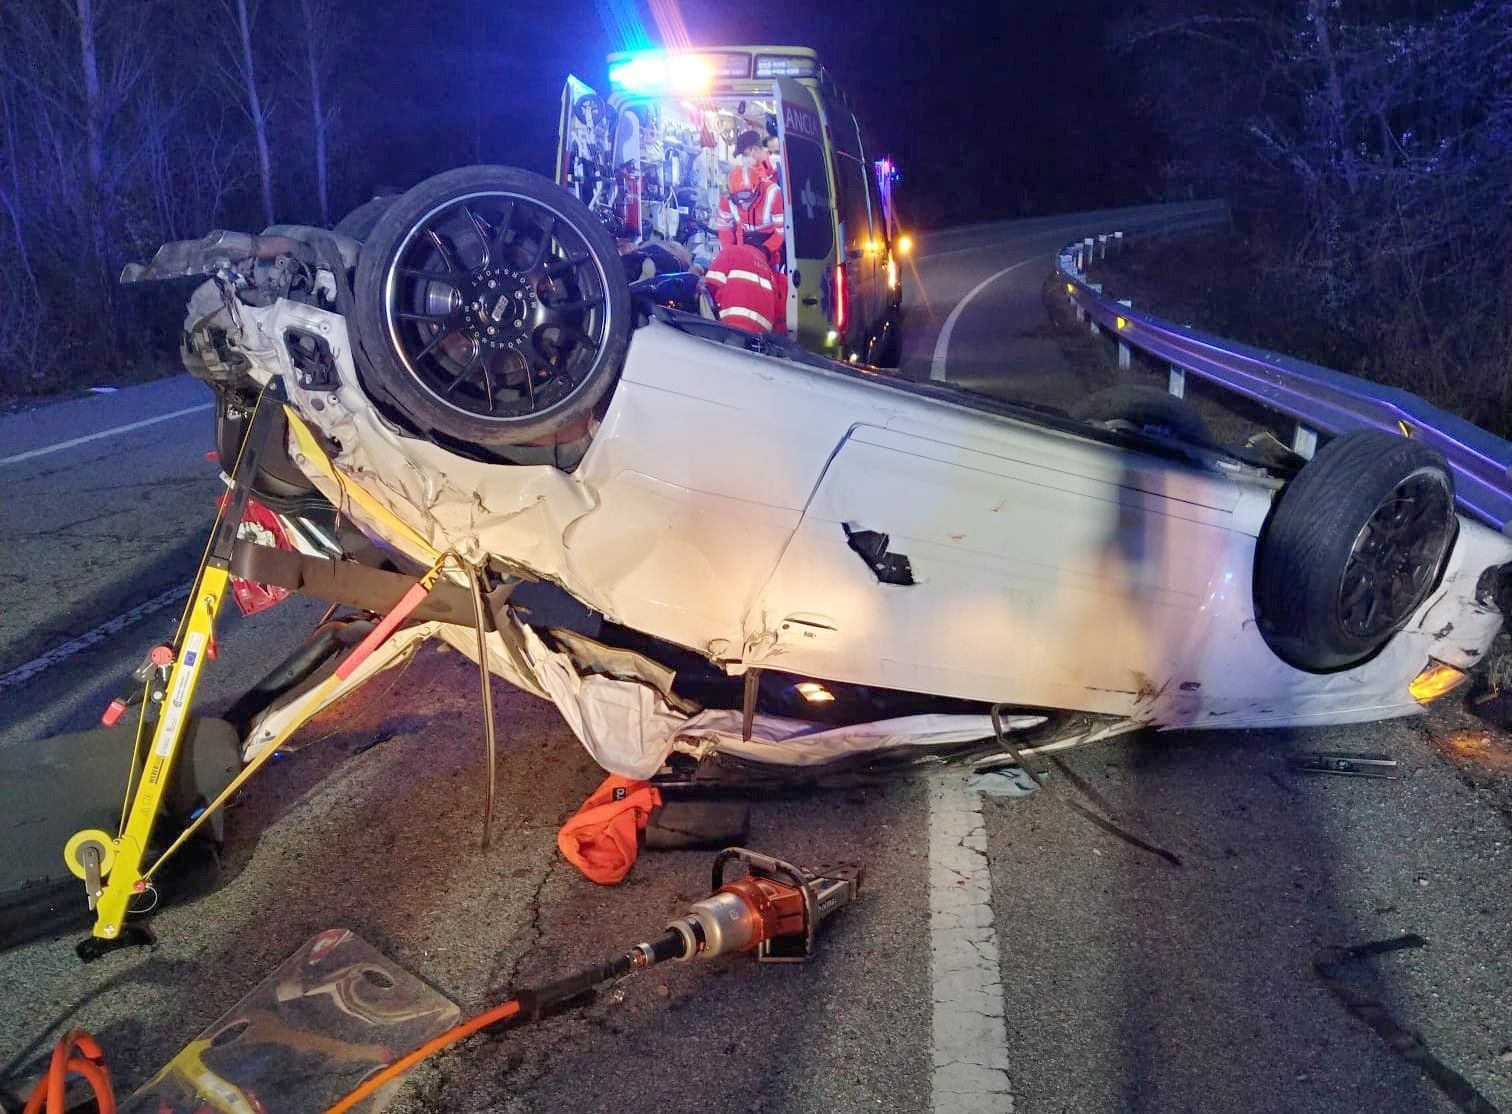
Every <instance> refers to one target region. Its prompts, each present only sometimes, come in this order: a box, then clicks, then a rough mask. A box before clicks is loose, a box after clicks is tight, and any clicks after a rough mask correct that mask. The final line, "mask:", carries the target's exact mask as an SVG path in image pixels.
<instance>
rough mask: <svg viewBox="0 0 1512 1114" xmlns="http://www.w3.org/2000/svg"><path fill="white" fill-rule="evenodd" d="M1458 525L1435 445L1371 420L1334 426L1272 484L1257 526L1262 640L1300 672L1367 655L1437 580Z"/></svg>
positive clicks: (1341, 664)
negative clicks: (1339, 430)
mask: <svg viewBox="0 0 1512 1114" xmlns="http://www.w3.org/2000/svg"><path fill="white" fill-rule="evenodd" d="M1457 528H1458V519H1457V518H1456V517H1455V512H1454V479H1453V476H1452V474H1451V473H1450V471H1449V467H1448V465H1447V464H1446V463H1445V462H1444V458H1443V457H1442V456H1440V455H1439V454H1438V453H1436V452H1434V451H1433V450H1432V449H1430V448H1428V447H1426V446H1425V445H1423V444H1421V443H1420V442H1417V441H1412V440H1409V439H1407V438H1404V437H1398V436H1396V435H1394V434H1391V433H1386V432H1382V431H1379V430H1361V431H1358V432H1354V433H1347V434H1344V435H1343V436H1341V437H1337V438H1335V439H1334V440H1333V441H1330V442H1329V443H1328V444H1326V445H1324V446H1323V448H1322V449H1320V450H1319V451H1318V454H1317V455H1316V456H1315V457H1314V458H1313V459H1312V460H1310V461H1309V462H1308V463H1307V464H1306V465H1305V466H1304V467H1303V468H1302V470H1301V471H1300V472H1299V473H1298V474H1297V476H1296V478H1295V479H1293V480H1292V481H1291V483H1289V484H1288V485H1287V487H1286V488H1285V490H1283V491H1282V492H1281V494H1280V496H1279V497H1278V499H1277V500H1276V505H1275V507H1274V509H1273V510H1272V511H1271V515H1270V519H1269V521H1268V522H1267V524H1266V526H1265V530H1264V532H1263V533H1262V535H1261V537H1260V543H1259V549H1258V551H1257V553H1256V558H1255V612H1256V615H1257V616H1258V617H1259V620H1260V631H1261V633H1262V635H1263V636H1264V638H1265V640H1266V642H1267V643H1268V644H1269V646H1270V648H1271V649H1272V650H1273V651H1274V652H1275V653H1276V655H1277V656H1278V657H1280V658H1281V659H1282V660H1284V661H1286V662H1287V663H1288V664H1290V665H1293V666H1295V667H1296V668H1298V669H1304V670H1307V671H1309V672H1315V673H1318V672H1330V671H1333V670H1338V669H1345V668H1348V667H1349V666H1352V665H1358V664H1359V663H1361V662H1363V661H1365V660H1367V659H1368V658H1370V657H1372V656H1373V655H1374V654H1376V653H1377V652H1378V651H1379V650H1380V649H1381V648H1382V647H1383V646H1385V645H1386V643H1387V642H1388V641H1390V639H1391V637H1392V636H1393V635H1394V634H1396V632H1397V631H1399V630H1401V629H1402V627H1403V626H1405V625H1406V623H1407V622H1408V620H1409V619H1411V617H1412V615H1413V614H1414V613H1415V612H1416V611H1417V609H1418V608H1419V607H1421V606H1422V604H1423V601H1424V600H1426V599H1427V598H1428V596H1429V594H1430V593H1431V592H1432V591H1433V589H1434V588H1435V587H1436V586H1437V584H1438V581H1439V577H1440V576H1441V574H1442V572H1443V566H1444V562H1445V561H1446V560H1447V558H1448V555H1449V550H1450V547H1451V546H1452V545H1453V542H1454V536H1455V532H1456V530H1457Z"/></svg>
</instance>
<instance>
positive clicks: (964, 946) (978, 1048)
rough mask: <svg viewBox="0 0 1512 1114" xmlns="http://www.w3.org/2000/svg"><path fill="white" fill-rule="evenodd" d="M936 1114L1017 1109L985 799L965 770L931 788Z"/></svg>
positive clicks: (999, 1112)
mask: <svg viewBox="0 0 1512 1114" xmlns="http://www.w3.org/2000/svg"><path fill="white" fill-rule="evenodd" d="M929 947H930V974H931V976H932V983H933V987H934V989H933V994H932V997H933V1006H934V1023H933V1050H932V1054H931V1055H932V1061H933V1076H932V1084H931V1096H932V1097H931V1100H930V1108H931V1110H932V1111H933V1112H934V1114H1012V1111H1013V1091H1012V1084H1011V1081H1010V1080H1009V1078H1008V1067H1009V1065H1008V1034H1007V1029H1006V1027H1005V1024H1004V1020H1003V1019H1004V1013H1003V1010H1004V1005H1003V981H1002V972H1001V968H1000V967H999V960H998V954H999V953H998V936H997V929H996V927H994V925H993V920H992V878H991V875H990V874H989V873H988V868H987V829H986V825H985V822H984V820H983V818H982V799H981V795H980V794H979V793H977V792H976V791H974V790H972V789H969V788H967V786H966V781H965V778H964V777H963V776H962V775H961V774H960V773H959V772H956V773H953V774H951V773H947V774H944V775H942V776H940V777H938V778H936V779H935V780H934V781H933V782H932V783H931V785H930V788H929Z"/></svg>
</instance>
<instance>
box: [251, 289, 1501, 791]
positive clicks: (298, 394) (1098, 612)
mask: <svg viewBox="0 0 1512 1114" xmlns="http://www.w3.org/2000/svg"><path fill="white" fill-rule="evenodd" d="M241 313H242V319H243V320H242V329H241V336H240V338H239V341H238V343H239V344H240V345H241V347H242V348H243V349H244V350H245V351H247V352H248V353H249V355H251V356H252V358H253V365H254V366H253V376H254V378H258V379H260V380H262V381H264V382H266V381H267V379H269V378H270V377H271V376H272V375H275V374H277V375H280V376H281V377H282V378H283V380H284V383H285V386H286V389H287V391H288V396H289V399H290V401H291V404H292V406H293V407H294V409H295V410H296V411H297V412H298V414H299V416H300V417H302V418H303V420H304V421H305V422H306V423H307V424H308V425H309V426H310V427H312V428H313V429H316V430H318V431H319V432H320V433H322V434H323V435H325V436H326V437H327V438H329V439H331V440H332V441H334V442H335V443H336V444H337V445H339V446H340V449H339V451H337V452H335V453H334V454H333V455H332V456H331V458H330V461H329V464H326V463H325V462H314V461H310V460H308V459H307V455H308V451H309V445H308V444H305V445H304V446H303V449H302V450H301V449H300V447H299V446H295V450H296V451H295V459H296V461H297V462H299V463H300V464H301V467H302V468H304V470H305V471H306V472H307V473H308V474H309V475H310V477H311V479H312V480H313V481H314V482H315V483H316V485H317V486H318V487H321V489H322V491H324V492H325V494H326V495H327V496H328V497H329V498H332V499H333V501H337V502H338V506H340V507H341V510H342V512H343V513H344V514H346V515H348V516H350V518H351V519H352V520H353V521H354V522H356V523H357V524H358V525H359V526H360V527H361V528H362V529H363V530H364V532H366V533H368V534H369V535H370V536H373V537H375V538H377V539H380V540H381V541H382V542H383V543H384V544H385V545H388V546H390V547H392V548H398V549H401V550H403V549H409V550H410V551H411V552H410V556H411V557H413V558H415V559H416V560H423V559H424V558H425V557H426V556H427V555H428V553H432V552H436V551H445V550H454V551H455V552H457V553H458V554H460V555H462V556H463V557H464V558H465V559H468V560H477V559H479V558H480V556H481V555H483V554H489V555H493V556H495V557H497V558H500V559H503V560H505V561H507V562H509V563H512V564H514V565H517V566H519V567H520V568H522V569H524V570H528V572H529V573H531V574H533V575H534V576H536V577H539V578H543V579H547V580H550V581H553V582H555V583H557V584H559V585H560V586H561V587H562V588H564V589H565V590H566V591H567V592H569V593H570V594H571V595H572V596H574V597H576V599H577V600H579V601H580V602H581V603H583V604H584V605H586V606H587V607H589V608H591V609H593V610H596V611H598V612H601V613H602V614H603V615H604V616H605V617H606V618H608V619H611V620H613V621H615V622H617V623H620V624H623V625H624V626H627V627H630V628H633V629H635V630H638V631H641V632H643V633H645V634H649V635H652V636H654V637H656V638H659V639H663V640H666V641H668V642H671V643H675V644H677V645H679V646H682V647H686V648H689V649H692V650H695V651H698V652H700V653H702V654H704V655H707V656H708V657H709V658H710V659H711V660H712V661H714V662H716V663H719V664H721V665H722V666H724V667H725V668H726V669H727V670H728V671H729V672H731V673H739V672H742V671H744V670H748V669H751V668H773V669H780V670H783V671H785V672H788V673H794V674H801V675H806V676H809V677H813V678H817V679H821V680H830V681H837V682H852V683H858V684H864V685H870V686H878V687H885V688H891V689H900V690H907V691H913V692H921V693H930V694H935V695H939V696H949V697H960V698H966V699H971V700H979V701H990V702H1002V703H1009V704H1012V705H1014V706H1016V707H1019V708H1045V709H1066V710H1079V711H1084V712H1090V713H1098V714H1102V715H1108V716H1114V717H1121V718H1123V719H1125V720H1127V721H1129V723H1130V724H1139V725H1152V726H1155V727H1160V728H1179V727H1187V726H1199V725H1201V726H1206V725H1211V726H1224V727H1295V726H1310V725H1318V724H1338V723H1348V722H1355V721H1363V720H1375V719H1383V718H1387V717H1392V716H1400V715H1405V714H1410V713H1414V712H1417V711H1419V710H1420V705H1419V704H1418V703H1417V701H1416V700H1414V699H1413V697H1412V695H1411V694H1410V693H1409V691H1408V686H1409V684H1410V683H1411V682H1412V680H1413V679H1414V677H1416V676H1417V675H1418V674H1419V672H1420V671H1421V670H1423V669H1424V667H1425V666H1426V665H1427V664H1428V662H1429V659H1438V660H1440V661H1443V662H1446V663H1448V664H1450V665H1454V666H1457V667H1461V668H1469V667H1471V666H1473V665H1474V664H1475V663H1476V660H1477V659H1478V657H1479V656H1480V655H1481V654H1482V653H1483V652H1484V651H1485V649H1486V648H1487V646H1488V645H1489V644H1490V642H1491V640H1492V639H1493V638H1494V637H1495V635H1496V633H1497V631H1498V630H1499V629H1500V626H1501V622H1502V619H1501V616H1500V614H1499V613H1498V612H1497V611H1496V610H1494V609H1493V608H1490V607H1488V606H1483V605H1481V604H1479V603H1477V601H1476V584H1477V579H1478V577H1479V576H1480V574H1481V572H1482V570H1484V569H1486V568H1487V567H1489V566H1491V565H1496V564H1500V563H1502V562H1506V561H1508V560H1512V541H1509V540H1508V539H1507V538H1504V537H1501V536H1499V535H1497V534H1495V533H1493V532H1492V531H1490V530H1488V529H1487V528H1485V527H1483V526H1481V525H1480V524H1478V523H1476V522H1474V521H1471V520H1469V519H1466V518H1464V517H1463V516H1462V517H1461V520H1460V524H1459V534H1458V538H1457V540H1456V542H1455V544H1454V547H1453V551H1452V553H1451V555H1450V558H1449V561H1448V564H1447V567H1446V569H1445V572H1444V575H1443V577H1442V579H1441V581H1440V583H1439V585H1438V586H1437V587H1436V588H1435V590H1434V591H1433V592H1432V593H1431V595H1430V596H1429V597H1428V599H1427V600H1426V601H1425V602H1424V603H1423V605H1422V606H1421V607H1420V608H1419V610H1418V611H1417V613H1416V614H1415V615H1414V616H1413V617H1412V619H1411V621H1410V622H1409V623H1408V624H1407V626H1406V627H1405V629H1403V630H1402V631H1400V632H1399V633H1398V634H1397V635H1395V636H1394V637H1393V638H1392V639H1391V640H1390V642H1389V643H1388V644H1387V645H1386V646H1385V648H1384V649H1383V650H1381V651H1380V652H1379V653H1377V654H1376V655H1375V656H1374V657H1372V658H1371V659H1369V660H1368V661H1366V662H1364V663H1363V664H1360V665H1357V666H1354V667H1352V668H1349V669H1345V670H1341V671H1338V672H1334V673H1327V674H1319V673H1308V672H1304V671H1301V670H1298V669H1295V668H1293V667H1292V666H1290V665H1288V664H1286V663H1285V662H1283V661H1282V660H1281V659H1280V658H1278V657H1277V656H1276V655H1275V654H1274V653H1273V652H1272V651H1271V649H1270V648H1269V647H1268V646H1267V644H1266V642H1265V640H1264V639H1263V637H1262V636H1261V634H1260V631H1259V630H1258V627H1257V622H1256V618H1255V613H1254V609H1253V602H1252V580H1253V565H1254V560H1255V552H1256V545H1257V538H1258V537H1259V535H1260V532H1261V529H1262V526H1263V524H1264V523H1265V520H1266V516H1267V513H1268V512H1269V509H1270V507H1271V503H1272V500H1273V498H1274V497H1275V494H1276V492H1277V490H1278V489H1279V487H1280V483H1279V481H1277V480H1276V479H1274V478H1272V477H1270V476H1268V475H1266V474H1265V473H1263V472H1261V471H1260V470H1258V469H1253V468H1249V467H1245V466H1241V465H1235V464H1233V463H1231V462H1226V461H1223V460H1221V459H1214V460H1211V461H1209V462H1208V463H1207V465H1206V466H1199V465H1197V464H1195V463H1188V462H1184V461H1182V460H1179V459H1175V458H1174V457H1167V456H1161V455H1157V454H1155V453H1145V452H1142V451H1137V450H1135V449H1131V448H1129V447H1128V444H1127V443H1123V444H1120V443H1118V442H1116V441H1114V440H1103V439H1096V438H1093V437H1091V436H1084V435H1081V434H1078V433H1076V432H1074V431H1072V430H1070V429H1069V428H1067V429H1061V428H1055V427H1053V425H1046V424H1041V423H1038V422H1036V421H1034V420H1033V419H1032V416H1029V415H1027V414H1026V415H1025V416H1022V417H1020V416H1013V415H1005V414H1003V413H1000V412H998V413H994V412H988V411H986V410H982V409H977V408H973V407H971V406H969V405H965V404H963V403H961V402H958V401H952V400H951V399H950V398H948V397H945V396H943V395H940V394H935V395H931V394H930V393H929V392H928V391H927V390H924V389H919V388H914V387H912V386H911V385H909V384H906V383H900V382H899V381H898V380H895V379H889V378H885V377H882V376H875V375H869V374H867V373H864V372H855V371H853V370H851V369H847V368H844V367H840V366H838V365H836V366H834V368H833V370H827V369H825V368H820V367H816V366H812V365H811V364H808V363H797V362H793V361H789V360H786V359H782V358H778V357H775V356H771V355H760V354H754V353H751V352H748V351H744V350H742V349H740V348H737V347H733V346H728V345H722V344H720V343H717V342H715V341H711V340H707V339H703V338H700V337H697V336H693V335H689V334H687V333H684V332H682V331H681V330H679V329H677V328H675V327H673V326H670V325H667V324H664V323H661V322H659V321H653V322H652V323H651V324H650V325H648V326H645V327H643V328H641V329H640V330H638V331H637V332H636V333H635V335H634V336H633V338H632V340H631V344H630V349H629V356H628V359H627V361H626V363H625V366H624V369H623V372H622V374H621V376H620V379H619V382H618V383H617V385H616V386H615V387H614V391H613V397H612V399H611V401H610V403H609V406H608V410H607V413H606V414H605V415H604V417H603V420H602V423H601V424H600V425H599V427H598V428H597V430H596V432H595V433H594V435H593V439H592V443H591V445H590V446H589V448H588V449H587V452H586V455H585V456H584V457H583V459H582V461H581V463H580V464H579V466H578V467H577V468H576V469H575V470H574V471H572V472H571V473H570V474H569V473H566V472H563V471H561V470H559V469H557V468H555V467H552V466H548V465H540V466H522V465H497V464H487V463H482V462H479V461H476V460H472V459H468V458H465V457H463V456H460V455H457V454H455V453H452V452H449V451H448V450H447V449H445V448H443V447H440V446H437V445H436V444H433V443H431V442H429V441H426V440H423V439H421V438H419V437H416V436H414V435H411V434H407V433H405V432H404V431H402V430H400V429H398V428H396V427H395V426H394V425H392V424H391V423H390V422H389V421H388V420H387V419H386V418H385V417H383V416H382V415H381V414H380V413H379V412H378V411H377V410H376V409H375V407H374V406H373V405H372V404H371V403H370V402H369V401H368V399H367V396H366V395H365V394H364V393H363V390H362V388H361V386H360V385H359V383H358V380H357V375H356V371H355V368H354V366H353V361H352V355H351V345H350V343H349V340H348V337H347V327H346V323H345V321H344V320H343V318H342V317H341V316H339V315H337V314H334V313H329V312H326V311H323V310H320V309H317V308H313V307H310V306H306V305H303V304H298V303H296V302H293V301H288V300H280V301H278V302H276V303H274V304H273V305H271V306H268V307H266V308H261V309H260V308H256V307H242V309H241ZM291 325H297V326H299V327H301V328H304V329H307V330H312V331H316V332H319V333H320V334H321V335H323V336H325V337H326V338H327V339H328V340H329V341H330V343H331V347H332V350H333V353H334V354H335V356H336V362H337V366H338V371H339V375H340V378H341V386H340V387H339V389H336V390H322V391H319V392H309V391H305V390H303V389H301V388H300V387H299V386H298V385H297V382H296V379H295V376H294V373H293V368H292V367H291V366H290V364H289V361H288V356H287V353H286V352H285V350H284V347H283V345H281V344H279V343H276V338H278V337H281V336H283V335H284V330H285V329H286V328H287V327H288V326H291ZM330 468H334V470H335V475H337V476H339V481H340V482H339V484H333V482H332V481H333V473H332V472H331V471H329V469H330ZM343 488H344V489H345V490H344V491H343V490H342V489H343ZM357 489H361V490H362V491H363V492H365V493H366V494H367V495H368V496H370V497H371V498H372V499H373V500H375V501H376V503H377V504H379V505H381V507H382V508H383V509H384V510H385V511H386V512H388V513H389V514H392V515H393V516H394V517H395V518H397V519H398V520H399V521H401V522H402V523H403V524H405V526H406V527H408V530H409V531H413V536H412V537H409V536H407V532H406V531H396V530H395V529H394V528H393V526H392V523H391V522H390V523H388V524H385V519H386V515H384V514H379V513H374V512H373V510H372V509H371V508H370V507H369V506H368V505H367V503H366V500H355V501H354V500H353V499H352V498H351V493H352V491H354V490H357ZM845 525H849V526H850V527H852V528H854V529H864V530H871V531H877V532H879V533H882V534H886V535H888V537H889V538H890V542H889V551H890V552H891V553H894V554H901V555H904V556H906V557H907V559H908V561H909V563H910V565H911V569H912V574H913V578H914V580H915V583H913V584H907V585H900V584H890V583H882V582H880V581H879V579H878V577H877V576H876V575H875V574H874V573H873V571H872V569H871V568H870V567H869V566H868V564H867V563H866V562H865V561H864V560H863V559H862V557H861V556H859V555H858V554H857V553H856V552H855V551H853V550H852V549H851V547H850V546H849V545H848V543H847V538H846V534H845V530H844V526H845ZM422 543H423V544H422ZM458 644H459V645H461V641H460V640H459V642H458ZM499 671H500V672H504V673H505V674H506V675H509V670H508V669H500V670H499ZM512 679H515V680H517V681H519V680H522V679H521V678H520V677H518V676H515V677H513V678H512ZM524 680H525V682H526V683H527V687H531V688H533V689H535V690H536V691H540V689H541V687H542V686H540V685H538V684H530V683H529V679H528V678H527V679H524ZM559 703H560V701H559ZM977 726H978V728H979V727H980V724H978V725H977ZM579 733H580V734H582V732H581V731H580V732H579ZM585 741H588V740H586V739H585ZM596 753H597V752H596ZM600 760H601V761H603V759H602V757H601V759H600ZM606 764H610V765H611V767H612V763H606ZM643 766H644V763H642V764H640V765H638V766H637V768H638V769H639V768H643Z"/></svg>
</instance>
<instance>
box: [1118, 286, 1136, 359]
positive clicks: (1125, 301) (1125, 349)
mask: <svg viewBox="0 0 1512 1114" xmlns="http://www.w3.org/2000/svg"><path fill="white" fill-rule="evenodd" d="M1118 304H1119V305H1121V306H1128V307H1129V308H1130V309H1133V308H1134V302H1133V300H1132V299H1130V298H1120V299H1118ZM1125 320H1126V318H1122V317H1120V318H1119V319H1118V321H1119V324H1120V325H1121V324H1123V322H1124V321H1125ZM1129 364H1130V354H1129V346H1128V344H1127V343H1125V341H1124V338H1123V333H1122V331H1120V332H1119V335H1118V370H1119V371H1128V370H1129Z"/></svg>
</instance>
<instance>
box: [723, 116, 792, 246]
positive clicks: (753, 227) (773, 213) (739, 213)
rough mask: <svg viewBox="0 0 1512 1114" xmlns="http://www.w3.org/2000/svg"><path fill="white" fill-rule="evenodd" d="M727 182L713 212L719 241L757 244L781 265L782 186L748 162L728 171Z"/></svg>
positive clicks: (784, 215) (782, 243) (729, 243)
mask: <svg viewBox="0 0 1512 1114" xmlns="http://www.w3.org/2000/svg"><path fill="white" fill-rule="evenodd" d="M752 134H755V133H752ZM729 186H730V192H729V194H728V195H727V196H725V197H724V198H722V199H721V200H720V202H719V209H718V210H717V211H716V213H715V215H714V229H715V231H716V232H718V233H719V242H720V243H721V244H723V245H724V246H725V247H729V246H730V245H731V244H736V243H741V244H751V245H754V246H756V247H759V248H761V249H762V250H764V251H765V252H766V253H767V262H768V263H769V264H770V265H771V266H772V267H774V268H780V267H781V266H782V265H783V262H784V259H785V256H784V254H783V250H782V249H783V245H784V243H785V242H786V234H785V233H784V231H783V226H784V222H785V221H786V217H787V205H786V203H785V202H784V200H783V197H782V187H781V186H779V185H778V184H777V182H776V179H773V178H765V179H763V178H761V177H760V176H759V175H758V174H757V172H756V171H755V170H754V169H753V168H751V167H748V166H737V167H736V168H735V169H734V170H732V171H730V181H729Z"/></svg>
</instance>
